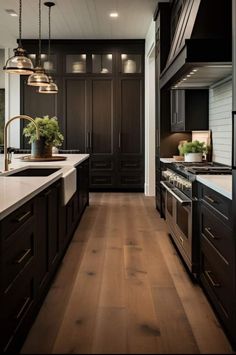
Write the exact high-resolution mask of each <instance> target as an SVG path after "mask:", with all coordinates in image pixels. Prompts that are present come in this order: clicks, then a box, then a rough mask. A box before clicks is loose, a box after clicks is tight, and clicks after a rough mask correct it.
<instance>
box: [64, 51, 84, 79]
mask: <svg viewBox="0 0 236 355" xmlns="http://www.w3.org/2000/svg"><path fill="white" fill-rule="evenodd" d="M66 73H69V74H80V73H86V54H68V55H67V56H66Z"/></svg>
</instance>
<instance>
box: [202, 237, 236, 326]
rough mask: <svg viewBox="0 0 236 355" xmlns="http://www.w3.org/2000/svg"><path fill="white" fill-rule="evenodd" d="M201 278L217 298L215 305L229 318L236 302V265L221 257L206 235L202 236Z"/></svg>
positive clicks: (225, 317) (224, 316)
mask: <svg viewBox="0 0 236 355" xmlns="http://www.w3.org/2000/svg"><path fill="white" fill-rule="evenodd" d="M201 280H202V282H203V285H204V286H205V288H207V290H208V291H209V292H210V294H212V295H213V297H214V298H215V300H213V301H215V302H214V305H215V307H216V308H217V309H218V311H219V312H220V314H221V315H222V317H223V318H224V319H225V320H227V319H229V318H230V317H231V313H232V308H233V302H234V265H233V264H228V263H226V262H225V260H224V259H223V258H221V257H220V256H219V255H218V254H217V251H216V250H215V248H214V247H213V246H212V245H211V244H210V243H209V241H208V240H207V238H205V237H204V236H203V237H202V238H201Z"/></svg>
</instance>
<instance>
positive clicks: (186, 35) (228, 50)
mask: <svg viewBox="0 0 236 355" xmlns="http://www.w3.org/2000/svg"><path fill="white" fill-rule="evenodd" d="M231 6H232V4H231V0H214V1H213V0H186V1H185V5H184V7H183V9H182V12H181V14H180V18H179V21H178V26H177V28H176V31H175V36H174V37H173V39H172V43H171V46H170V54H169V58H168V59H167V63H166V67H165V69H164V70H163V71H162V73H161V75H160V86H161V88H167V89H206V88H209V87H210V86H211V85H213V84H214V83H215V82H217V81H220V80H221V79H224V78H225V77H229V76H230V75H231V74H232V26H231V24H232V20H231V19H232V10H231ZM224 24H226V25H224Z"/></svg>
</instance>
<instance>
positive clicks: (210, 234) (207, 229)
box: [205, 227, 218, 239]
mask: <svg viewBox="0 0 236 355" xmlns="http://www.w3.org/2000/svg"><path fill="white" fill-rule="evenodd" d="M205 231H206V232H207V234H209V236H210V237H211V238H212V239H218V238H216V237H215V236H214V234H212V233H211V228H210V227H205Z"/></svg>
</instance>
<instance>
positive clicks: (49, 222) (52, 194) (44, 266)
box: [35, 181, 61, 295]
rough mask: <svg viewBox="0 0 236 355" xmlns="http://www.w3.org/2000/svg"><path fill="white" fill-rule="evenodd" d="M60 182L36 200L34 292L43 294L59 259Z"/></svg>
mask: <svg viewBox="0 0 236 355" xmlns="http://www.w3.org/2000/svg"><path fill="white" fill-rule="evenodd" d="M60 196H61V182H60V181H59V182H56V183H55V184H53V185H52V186H50V187H49V188H47V189H46V190H45V191H43V192H42V193H41V194H39V195H38V196H37V198H36V202H35V211H36V216H37V217H36V220H35V224H36V231H37V234H38V238H37V244H36V256H37V258H36V260H37V263H36V290H37V293H39V295H40V294H41V293H42V292H44V289H45V287H46V286H47V284H48V282H49V281H50V274H51V272H53V270H54V269H55V268H56V266H57V263H58V262H59V257H60V251H61V250H60V234H59V210H60V206H61V197H60Z"/></svg>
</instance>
